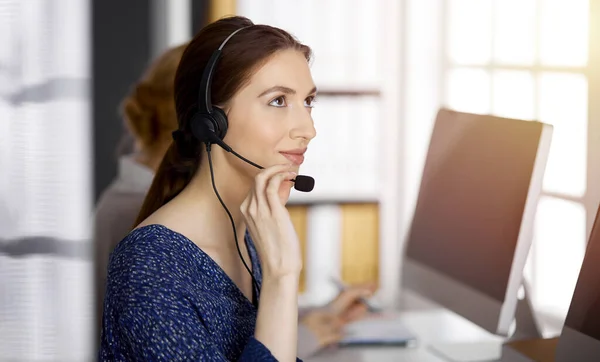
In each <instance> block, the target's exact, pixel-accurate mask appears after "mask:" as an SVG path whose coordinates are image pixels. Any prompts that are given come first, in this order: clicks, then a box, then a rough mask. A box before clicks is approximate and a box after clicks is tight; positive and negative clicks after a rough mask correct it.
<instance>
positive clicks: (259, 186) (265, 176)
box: [253, 164, 292, 211]
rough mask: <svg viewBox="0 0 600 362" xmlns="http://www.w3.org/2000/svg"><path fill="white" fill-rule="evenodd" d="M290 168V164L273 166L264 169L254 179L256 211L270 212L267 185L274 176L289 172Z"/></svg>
mask: <svg viewBox="0 0 600 362" xmlns="http://www.w3.org/2000/svg"><path fill="white" fill-rule="evenodd" d="M291 168H292V165H291V164H282V165H275V166H271V167H269V168H266V169H264V170H263V171H262V172H260V173H259V174H258V175H256V177H255V178H254V193H253V194H254V195H253V196H254V198H256V202H257V206H258V209H260V210H262V209H264V210H265V211H270V208H269V203H268V200H267V192H266V191H267V184H268V182H269V180H270V179H271V178H272V177H273V176H274V175H276V174H279V173H281V172H284V171H289V170H290V169H291Z"/></svg>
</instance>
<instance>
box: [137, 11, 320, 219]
mask: <svg viewBox="0 0 600 362" xmlns="http://www.w3.org/2000/svg"><path fill="white" fill-rule="evenodd" d="M248 26H249V28H247V29H244V30H242V31H240V32H238V33H237V34H235V35H234V36H233V37H232V38H231V39H229V41H228V42H227V44H226V45H225V47H224V48H223V50H222V54H221V59H220V61H219V64H218V65H217V68H216V70H215V76H214V78H213V80H212V87H211V99H212V103H213V104H215V105H220V106H224V105H226V104H227V103H228V101H229V100H231V98H232V97H233V96H234V95H235V93H236V92H238V91H239V90H240V89H241V88H242V87H243V86H245V85H246V84H247V83H248V81H249V80H250V78H251V76H252V74H253V73H254V71H255V70H256V69H257V68H259V67H260V66H262V65H263V64H264V63H265V62H266V61H268V59H269V58H270V57H271V56H272V55H274V54H275V53H276V52H278V51H282V50H287V49H295V50H298V51H300V52H301V53H303V54H304V56H305V58H306V60H307V61H310V58H311V50H310V48H309V47H307V46H306V45H303V44H301V43H300V42H298V41H297V40H296V39H295V38H294V37H293V36H292V35H291V34H289V33H287V32H286V31H284V30H281V29H279V28H275V27H271V26H267V25H254V24H253V23H252V21H250V20H249V19H247V18H245V17H241V16H233V17H227V18H222V19H220V20H218V21H216V22H214V23H211V24H209V25H207V26H205V27H204V28H203V29H202V30H200V32H198V34H196V36H194V38H193V39H192V40H191V42H190V43H189V45H188V46H187V48H186V49H185V51H184V52H183V56H182V58H181V61H180V63H179V67H178V68H177V73H176V75H175V111H176V112H177V119H178V122H179V129H180V130H181V131H182V134H183V137H182V139H180V140H178V141H177V142H173V143H172V144H171V146H170V147H169V149H168V150H167V153H166V154H165V157H164V158H163V160H162V162H161V164H160V166H159V168H158V171H157V172H156V175H155V176H154V180H153V182H152V186H150V190H149V191H148V194H147V195H146V199H145V200H144V204H143V205H142V209H141V211H140V213H139V215H138V217H137V220H136V225H138V224H139V223H141V222H142V221H144V220H145V219H146V218H147V217H148V216H150V215H151V214H152V213H154V212H155V211H156V210H158V209H159V208H160V207H161V206H163V205H164V204H166V203H167V202H169V201H170V200H171V199H173V198H174V197H175V196H177V195H178V194H179V193H180V192H181V190H183V189H184V188H185V187H186V186H187V184H188V183H189V182H190V180H191V179H192V177H193V176H194V175H195V174H196V172H197V171H198V169H199V167H200V160H201V154H202V145H201V143H200V142H199V141H197V140H196V139H195V138H194V137H193V135H192V133H191V130H190V126H189V122H190V119H191V118H192V116H193V115H194V113H195V112H196V111H197V104H198V91H199V87H200V80H201V78H202V73H203V71H204V67H205V66H206V64H207V63H208V60H209V58H210V57H211V55H212V53H213V52H214V51H215V50H216V49H218V47H219V46H220V45H221V43H222V42H223V41H224V40H225V39H226V38H227V37H228V36H229V35H230V34H231V33H233V32H234V31H236V30H237V29H239V28H242V27H248Z"/></svg>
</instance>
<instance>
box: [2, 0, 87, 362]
mask: <svg viewBox="0 0 600 362" xmlns="http://www.w3.org/2000/svg"><path fill="white" fill-rule="evenodd" d="M90 24H91V21H90V2H89V1H87V0H0V360H7V361H12V360H18V361H45V360H53V361H84V360H90V359H92V358H93V355H94V354H95V351H93V350H92V339H91V336H92V333H91V329H90V328H91V326H92V324H91V321H92V314H91V313H92V300H93V299H92V297H93V295H92V293H93V285H92V280H93V279H92V270H93V269H92V262H91V255H90V250H91V249H90V248H89V246H90V245H91V244H90V235H91V201H92V200H91V196H92V195H91V164H92V157H91V152H92V143H91V134H90V129H91V107H90V74H91V71H90V53H91V51H90V49H91V35H90V34H91V26H90Z"/></svg>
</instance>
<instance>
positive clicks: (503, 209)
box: [402, 109, 553, 360]
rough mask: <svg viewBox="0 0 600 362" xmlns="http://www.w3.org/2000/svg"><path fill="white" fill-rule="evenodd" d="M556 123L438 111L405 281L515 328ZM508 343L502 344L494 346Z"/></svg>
mask: <svg viewBox="0 0 600 362" xmlns="http://www.w3.org/2000/svg"><path fill="white" fill-rule="evenodd" d="M552 130H553V128H552V126H551V125H547V124H544V123H541V122H537V121H522V120H516V119H508V118H500V117H495V116H490V115H478V114H469V113H462V112H456V111H452V110H449V109H441V110H440V111H439V112H438V114H437V117H436V121H435V125H434V129H433V133H432V135H431V140H430V144H429V150H428V153H427V158H426V161H425V166H424V169H423V175H422V180H421V185H420V190H419V194H418V199H417V202H416V207H415V211H414V215H413V220H412V225H411V228H410V230H409V233H408V238H407V240H406V246H405V248H406V249H405V258H404V267H403V272H402V277H403V278H402V283H403V287H404V288H408V289H410V290H412V291H414V292H416V293H417V294H420V295H422V296H424V297H426V298H427V299H430V300H432V301H434V302H436V303H438V304H441V305H442V306H444V307H446V308H448V309H450V310H451V311H453V312H455V313H457V314H459V315H461V316H463V317H464V318H466V319H469V320H470V321H472V322H474V323H475V324H477V325H479V326H481V327H482V328H484V329H486V330H487V331H489V332H491V333H494V334H497V335H501V336H508V335H509V333H510V328H511V325H512V323H513V321H514V316H515V310H516V306H517V303H518V292H519V289H520V287H521V285H522V282H523V269H524V266H525V262H526V260H527V256H528V253H529V249H530V246H531V241H532V233H533V221H534V216H535V211H536V207H537V201H538V198H539V195H540V192H541V188H542V180H543V175H544V171H545V167H546V161H547V158H548V153H549V149H550V142H551V138H552ZM500 351H501V345H500V344H498V345H497V346H494V350H493V352H490V353H493V354H494V355H497V356H498V357H499V355H500ZM442 352H443V351H442ZM467 354H468V353H467ZM455 358H456V359H457V360H461V358H460V357H457V356H455Z"/></svg>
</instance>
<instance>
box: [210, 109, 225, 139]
mask: <svg viewBox="0 0 600 362" xmlns="http://www.w3.org/2000/svg"><path fill="white" fill-rule="evenodd" d="M212 116H213V120H214V123H215V134H216V135H217V137H219V139H223V138H225V135H226V134H227V128H228V127H229V121H228V120H227V115H226V114H225V112H224V111H223V110H222V109H221V108H219V107H214V106H213V111H212Z"/></svg>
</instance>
